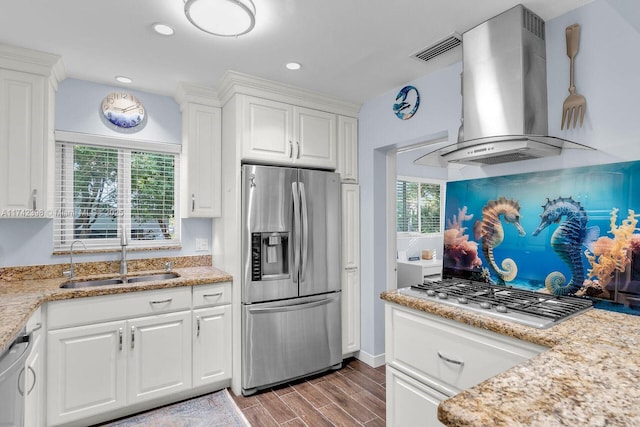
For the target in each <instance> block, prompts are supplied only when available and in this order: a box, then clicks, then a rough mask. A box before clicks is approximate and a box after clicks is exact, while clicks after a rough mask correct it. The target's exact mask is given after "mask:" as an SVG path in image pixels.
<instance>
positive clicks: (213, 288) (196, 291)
mask: <svg viewBox="0 0 640 427" xmlns="http://www.w3.org/2000/svg"><path fill="white" fill-rule="evenodd" d="M224 304H231V282H222V283H212V284H210V285H198V286H194V287H193V306H194V307H206V306H213V305H224Z"/></svg>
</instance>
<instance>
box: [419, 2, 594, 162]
mask: <svg viewBox="0 0 640 427" xmlns="http://www.w3.org/2000/svg"><path fill="white" fill-rule="evenodd" d="M462 58H463V73H462V99H463V113H462V118H463V120H462V122H463V125H462V126H461V132H460V136H462V135H463V136H464V138H463V140H459V141H458V142H457V143H456V144H452V145H449V146H447V147H445V148H442V149H439V150H437V151H435V152H433V153H430V154H427V155H426V156H424V157H430V158H431V159H433V157H434V156H439V158H440V159H441V160H444V161H446V162H451V163H465V164H474V165H492V164H497V163H506V162H513V161H518V160H528V159H535V158H540V157H547V156H553V155H558V154H560V153H561V151H562V149H563V148H583V149H590V147H587V146H584V145H581V144H577V143H574V142H570V141H566V140H563V139H560V138H556V137H552V136H548V123H547V65H546V43H545V23H544V21H543V20H542V18H540V17H539V16H538V15H536V14H534V13H533V12H531V11H530V10H529V9H527V8H525V7H524V6H522V5H517V6H515V7H513V8H511V9H509V10H507V11H506V12H503V13H501V14H500V15H498V16H495V17H494V18H491V19H490V20H488V21H485V22H483V23H482V24H480V25H478V26H477V27H474V28H472V29H471V30H469V31H467V32H465V33H463V35H462ZM460 136H459V138H460ZM421 160H422V159H418V160H416V162H415V163H417V164H428V163H427V162H422V161H421Z"/></svg>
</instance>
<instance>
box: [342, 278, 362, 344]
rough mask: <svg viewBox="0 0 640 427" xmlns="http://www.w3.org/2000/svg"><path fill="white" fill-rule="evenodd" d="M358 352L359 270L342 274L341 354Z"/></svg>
mask: <svg viewBox="0 0 640 427" xmlns="http://www.w3.org/2000/svg"><path fill="white" fill-rule="evenodd" d="M358 350H360V269H358V268H351V269H345V270H344V271H343V273H342V354H343V355H344V356H346V355H348V354H351V353H353V352H356V351H358Z"/></svg>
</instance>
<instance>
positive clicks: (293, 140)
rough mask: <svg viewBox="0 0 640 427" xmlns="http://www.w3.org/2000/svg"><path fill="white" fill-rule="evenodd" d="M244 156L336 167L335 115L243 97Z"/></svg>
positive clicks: (281, 162) (255, 159) (249, 158)
mask: <svg viewBox="0 0 640 427" xmlns="http://www.w3.org/2000/svg"><path fill="white" fill-rule="evenodd" d="M241 120H242V135H241V141H242V159H243V160H253V161H258V162H263V163H264V162H267V163H274V164H294V165H297V166H313V167H320V168H326V169H335V168H336V166H337V153H336V122H337V118H336V115H335V114H331V113H326V112H324V111H319V110H314V109H311V108H304V107H299V106H295V105H291V104H287V103H283V102H278V101H272V100H269V99H263V98H256V97H252V96H242V106H241Z"/></svg>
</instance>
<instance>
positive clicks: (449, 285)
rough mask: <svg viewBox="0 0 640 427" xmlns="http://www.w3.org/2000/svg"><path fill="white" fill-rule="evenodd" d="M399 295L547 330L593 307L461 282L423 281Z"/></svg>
mask: <svg viewBox="0 0 640 427" xmlns="http://www.w3.org/2000/svg"><path fill="white" fill-rule="evenodd" d="M398 292H399V293H400V294H403V295H407V296H411V297H414V298H420V299H425V300H430V301H433V302H438V303H442V304H446V305H449V306H453V307H457V308H461V309H464V310H470V311H473V312H477V313H482V314H486V315H488V316H491V317H496V318H499V319H503V320H508V321H512V322H516V323H520V324H523V325H527V326H532V327H534V328H539V329H546V328H549V327H551V326H553V325H556V324H558V323H560V322H561V321H562V320H566V319H568V318H570V317H572V316H575V315H576V314H579V313H582V312H584V311H586V310H589V309H590V308H592V307H593V302H592V301H591V300H590V299H583V298H578V297H570V296H556V295H549V294H543V293H539V292H534V291H529V290H526V289H518V288H513V287H505V286H495V285H489V284H487V283H482V282H474V281H470V280H463V279H444V280H438V281H425V282H424V284H418V285H413V286H411V287H408V288H401V289H398Z"/></svg>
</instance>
